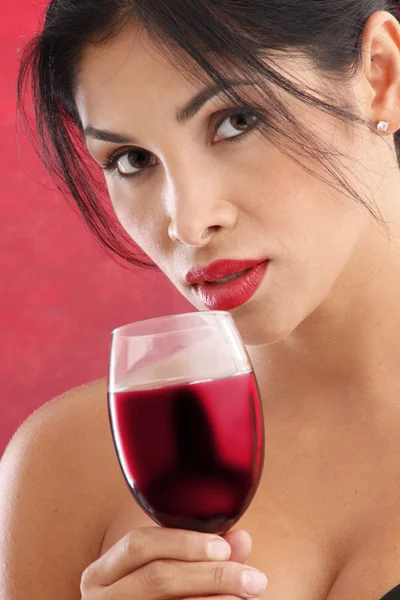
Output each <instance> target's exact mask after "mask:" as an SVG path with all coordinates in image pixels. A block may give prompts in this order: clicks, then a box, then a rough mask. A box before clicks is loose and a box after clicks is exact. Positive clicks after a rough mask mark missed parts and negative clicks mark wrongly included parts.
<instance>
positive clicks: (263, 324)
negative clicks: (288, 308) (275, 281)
mask: <svg viewBox="0 0 400 600" xmlns="http://www.w3.org/2000/svg"><path fill="white" fill-rule="evenodd" d="M245 309H247V310H245ZM231 314H232V317H233V319H234V321H235V324H236V327H237V328H238V330H239V333H240V335H241V336H242V339H243V341H244V343H245V345H246V346H265V345H267V344H276V343H278V342H282V341H284V340H286V339H287V338H288V337H289V336H290V335H291V334H292V333H293V331H294V330H295V329H296V328H297V326H298V325H299V322H298V321H297V320H296V321H295V320H294V319H293V317H292V318H288V315H283V314H282V313H280V314H277V313H276V312H273V311H268V310H265V308H264V310H256V309H255V308H254V307H250V306H249V307H242V308H241V310H240V309H237V310H234V311H231Z"/></svg>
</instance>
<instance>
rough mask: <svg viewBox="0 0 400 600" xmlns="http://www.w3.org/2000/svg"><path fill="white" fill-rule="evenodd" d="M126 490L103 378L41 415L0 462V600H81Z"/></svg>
mask: <svg viewBox="0 0 400 600" xmlns="http://www.w3.org/2000/svg"><path fill="white" fill-rule="evenodd" d="M124 486H125V484H124V481H123V478H122V475H121V473H120V469H119V467H118V462H117V458H116V454H115V450H114V447H113V442H112V437H111V432H110V428H109V423H108V410H107V396H106V382H105V380H101V381H96V382H94V383H91V384H89V385H85V386H82V387H79V388H77V389H74V390H72V391H70V392H67V393H66V394H63V395H62V396H60V397H59V398H56V399H54V400H51V401H50V402H48V403H47V404H45V405H44V406H42V407H41V408H40V409H38V410H37V411H35V412H34V413H33V414H32V415H31V416H30V417H29V418H28V419H27V420H26V421H25V422H24V423H23V424H22V426H21V427H20V428H19V429H18V431H17V432H16V433H15V435H14V436H13V438H12V440H11V442H10V443H9V445H8V447H7V449H6V451H5V453H4V455H3V457H2V460H1V463H0V556H2V557H4V558H5V560H2V561H0V597H5V598H7V599H9V600H19V599H20V598H21V599H22V598H27V597H29V598H31V600H36V598H37V599H39V598H40V599H41V600H47V599H49V600H50V598H52V599H54V598H57V599H58V600H66V599H71V600H72V599H74V600H75V599H79V598H80V597H81V596H80V591H79V583H80V579H81V575H82V572H83V571H84V569H85V568H86V567H87V566H88V565H89V564H90V563H91V562H93V561H95V560H96V559H97V558H98V557H99V555H100V549H101V545H102V541H103V538H104V535H105V532H106V530H107V526H108V523H109V522H110V519H112V515H113V513H114V512H115V510H116V507H117V504H118V501H119V498H120V496H121V494H122V495H123V494H124V493H125V487H124Z"/></svg>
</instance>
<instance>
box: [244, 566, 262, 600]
mask: <svg viewBox="0 0 400 600" xmlns="http://www.w3.org/2000/svg"><path fill="white" fill-rule="evenodd" d="M267 584H268V581H267V578H266V577H265V575H264V573H260V572H259V571H243V573H242V585H243V588H244V590H245V592H246V593H247V594H251V595H252V596H259V595H260V594H262V593H263V592H264V591H265V589H266V587H267Z"/></svg>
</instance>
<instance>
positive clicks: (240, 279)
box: [186, 259, 269, 310]
mask: <svg viewBox="0 0 400 600" xmlns="http://www.w3.org/2000/svg"><path fill="white" fill-rule="evenodd" d="M268 264H269V260H268V259H262V260H260V259H258V260H219V261H217V262H214V263H212V264H211V265H209V266H208V267H204V268H203V267H194V268H193V269H191V270H190V271H189V272H188V274H187V275H186V281H187V282H188V283H190V284H191V285H193V287H194V290H195V292H196V294H197V295H198V297H199V299H200V301H201V302H202V304H204V306H206V307H207V308H208V309H210V310H233V309H234V308H237V307H238V306H241V305H242V304H245V303H246V302H247V301H248V300H250V298H251V297H252V296H253V295H254V294H255V293H256V291H257V290H258V288H259V287H260V285H261V283H262V281H263V279H264V277H265V274H266V272H267V267H268ZM242 271H243V272H242ZM235 274H238V275H237V277H235V278H233V279H230V280H228V281H222V282H220V281H218V280H219V279H223V278H224V277H228V276H229V275H235Z"/></svg>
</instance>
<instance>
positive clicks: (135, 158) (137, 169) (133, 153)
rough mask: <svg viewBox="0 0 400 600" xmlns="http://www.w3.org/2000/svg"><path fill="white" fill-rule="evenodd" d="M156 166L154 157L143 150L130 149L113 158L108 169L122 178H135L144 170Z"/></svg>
mask: <svg viewBox="0 0 400 600" xmlns="http://www.w3.org/2000/svg"><path fill="white" fill-rule="evenodd" d="M154 165H155V159H154V156H152V155H151V154H150V153H149V152H147V151H146V150H143V149H141V148H136V149H134V148H130V149H128V150H125V151H124V152H118V154H115V155H114V156H112V157H111V158H110V160H109V162H108V165H107V168H108V169H109V170H115V171H116V172H117V173H118V175H120V176H121V177H135V176H137V175H139V174H140V173H141V172H142V171H143V170H144V169H146V168H149V167H153V166H154Z"/></svg>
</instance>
